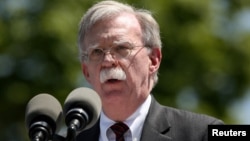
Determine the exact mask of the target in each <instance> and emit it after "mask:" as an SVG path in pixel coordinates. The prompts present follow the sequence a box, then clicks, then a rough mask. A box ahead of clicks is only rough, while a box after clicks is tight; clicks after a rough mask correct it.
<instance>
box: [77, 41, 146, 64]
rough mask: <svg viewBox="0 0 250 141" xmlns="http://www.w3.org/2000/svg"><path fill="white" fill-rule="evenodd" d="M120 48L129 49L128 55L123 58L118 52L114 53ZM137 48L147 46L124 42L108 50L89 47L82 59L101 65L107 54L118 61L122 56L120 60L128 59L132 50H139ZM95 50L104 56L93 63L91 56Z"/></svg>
mask: <svg viewBox="0 0 250 141" xmlns="http://www.w3.org/2000/svg"><path fill="white" fill-rule="evenodd" d="M125 44H126V45H125ZM118 47H125V48H127V49H128V53H127V55H125V56H122V55H120V54H119V53H117V52H116V51H114V49H117V48H118ZM137 47H146V46H144V45H133V44H132V43H130V42H122V43H119V44H115V45H112V46H111V47H109V48H107V49H104V48H101V47H96V46H92V47H89V48H88V49H87V51H85V52H84V53H83V54H81V58H82V60H83V61H86V62H94V63H100V62H102V61H103V59H104V57H105V55H106V54H107V53H110V54H111V56H112V57H113V58H115V59H117V57H118V58H119V56H120V58H126V57H128V56H129V55H131V52H132V50H133V49H135V48H137ZM147 48H148V47H147ZM94 50H98V51H101V52H102V55H100V58H99V59H97V60H96V61H95V60H92V61H91V59H90V57H89V56H90V55H89V54H91V53H92V52H93V51H94Z"/></svg>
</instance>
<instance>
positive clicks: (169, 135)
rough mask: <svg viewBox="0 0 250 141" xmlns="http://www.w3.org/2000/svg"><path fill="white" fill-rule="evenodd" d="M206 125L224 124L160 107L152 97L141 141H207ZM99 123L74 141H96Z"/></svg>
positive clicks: (208, 117) (213, 119) (207, 117)
mask: <svg viewBox="0 0 250 141" xmlns="http://www.w3.org/2000/svg"><path fill="white" fill-rule="evenodd" d="M208 124H224V123H223V122H222V121H221V120H218V119H216V118H213V117H210V116H206V115H201V114H196V113H192V112H188V111H184V110H178V109H175V108H171V107H166V106H162V105H160V104H159V103H158V102H157V101H156V100H155V99H154V98H153V97H152V103H151V106H150V109H149V113H148V115H147V117H146V120H145V123H144V126H143V129H142V135H141V139H140V140H141V141H207V133H208V131H207V128H208V126H207V125H208ZM99 134H100V128H99V121H98V122H97V124H96V125H94V126H93V127H92V128H90V129H88V130H86V131H83V132H81V133H80V134H78V136H77V139H76V141H98V139H99Z"/></svg>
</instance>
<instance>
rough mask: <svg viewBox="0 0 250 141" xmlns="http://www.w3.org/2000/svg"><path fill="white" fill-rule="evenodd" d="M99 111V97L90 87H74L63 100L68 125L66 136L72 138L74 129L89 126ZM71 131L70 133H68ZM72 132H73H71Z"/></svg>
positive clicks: (93, 122)
mask: <svg viewBox="0 0 250 141" xmlns="http://www.w3.org/2000/svg"><path fill="white" fill-rule="evenodd" d="M100 111H101V99H100V97H99V95H98V94H97V93H96V92H95V91H94V90H92V89H90V88H86V87H80V88H76V89H74V90H73V91H72V92H71V93H70V94H69V95H68V97H67V98H66V100H65V102H64V108H63V113H64V116H65V123H66V125H67V126H68V134H73V135H68V136H73V137H68V138H74V137H75V134H76V131H83V130H86V129H89V128H91V127H92V126H94V124H95V123H96V122H97V120H98V119H99V116H100ZM69 132H71V133H69ZM72 132H73V133H72Z"/></svg>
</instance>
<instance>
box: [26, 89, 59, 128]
mask: <svg viewBox="0 0 250 141" xmlns="http://www.w3.org/2000/svg"><path fill="white" fill-rule="evenodd" d="M43 117H46V119H49V120H50V121H49V122H52V124H54V125H53V126H56V125H57V124H59V123H60V122H61V120H62V106H61V104H60V102H59V101H58V100H57V99H56V98H54V97H53V96H52V95H49V94H46V93H42V94H38V95H36V96H35V97H33V98H32V99H31V100H30V101H29V102H28V104H27V107H26V112H25V122H26V126H27V128H29V126H30V125H31V124H32V123H33V122H34V121H39V120H42V119H41V118H43ZM54 128H56V127H54Z"/></svg>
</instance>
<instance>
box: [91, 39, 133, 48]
mask: <svg viewBox="0 0 250 141" xmlns="http://www.w3.org/2000/svg"><path fill="white" fill-rule="evenodd" d="M124 43H129V44H132V43H131V42H129V41H127V40H119V41H113V42H112V44H113V45H119V44H124ZM98 47H100V44H99V43H95V44H91V45H90V46H89V47H88V49H93V48H98Z"/></svg>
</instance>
